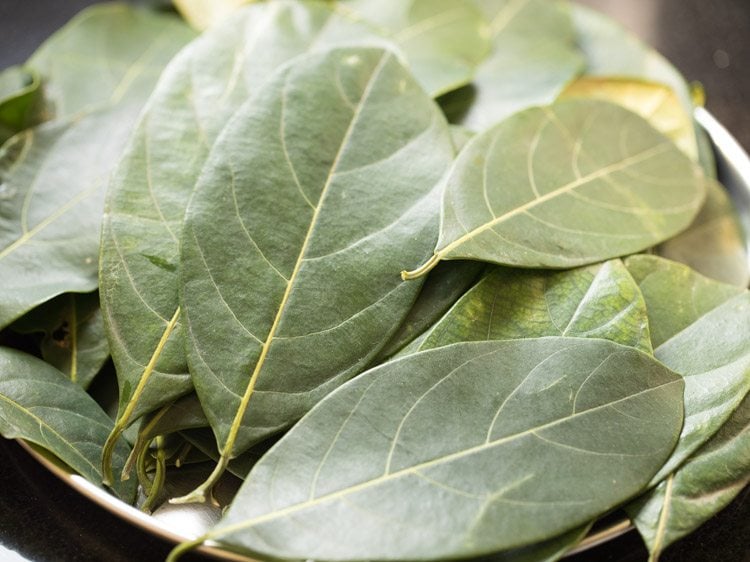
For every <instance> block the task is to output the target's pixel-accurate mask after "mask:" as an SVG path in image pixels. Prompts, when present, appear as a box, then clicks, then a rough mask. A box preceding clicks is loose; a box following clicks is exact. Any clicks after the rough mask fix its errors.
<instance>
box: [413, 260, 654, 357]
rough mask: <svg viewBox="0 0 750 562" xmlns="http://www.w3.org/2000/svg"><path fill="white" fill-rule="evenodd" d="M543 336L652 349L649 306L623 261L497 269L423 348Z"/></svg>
mask: <svg viewBox="0 0 750 562" xmlns="http://www.w3.org/2000/svg"><path fill="white" fill-rule="evenodd" d="M543 336H569V337H587V338H601V339H608V340H611V341H614V342H616V343H620V344H622V345H628V346H631V347H635V348H638V349H640V350H641V351H645V352H646V353H652V351H653V350H652V349H651V340H650V338H649V330H648V318H647V313H646V304H645V302H644V301H643V297H642V296H641V292H640V291H639V290H638V285H636V284H635V282H634V281H633V278H632V277H630V274H629V273H628V271H627V269H625V267H624V266H623V264H622V262H621V261H620V260H613V261H610V262H607V263H605V264H604V265H593V266H589V267H586V268H582V269H576V270H572V271H563V272H548V271H533V270H518V269H506V268H496V269H494V270H493V271H492V272H491V273H489V274H488V275H487V276H486V277H485V278H484V279H482V281H480V282H479V283H478V284H477V285H476V286H475V287H474V288H472V289H471V290H470V291H469V292H468V293H466V295H464V296H463V297H462V298H461V300H459V301H458V302H457V303H456V305H455V306H454V307H453V308H452V309H451V310H450V312H449V313H448V314H446V315H445V316H444V317H443V318H442V319H441V320H440V322H438V323H437V324H436V325H435V327H434V328H433V329H432V330H430V333H429V335H428V336H427V338H426V339H425V340H424V342H423V343H422V344H421V346H420V348H419V349H420V350H425V349H432V348H435V347H442V346H445V345H449V344H452V343H457V342H463V341H486V340H506V339H523V338H538V337H543Z"/></svg>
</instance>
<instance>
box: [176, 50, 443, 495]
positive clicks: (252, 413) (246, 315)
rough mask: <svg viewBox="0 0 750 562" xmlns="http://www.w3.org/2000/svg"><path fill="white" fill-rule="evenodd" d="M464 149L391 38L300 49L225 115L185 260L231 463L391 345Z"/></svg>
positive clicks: (199, 362) (190, 318)
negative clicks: (387, 43) (380, 44)
mask: <svg viewBox="0 0 750 562" xmlns="http://www.w3.org/2000/svg"><path fill="white" fill-rule="evenodd" d="M453 158H454V152H453V145H452V141H451V138H450V131H449V129H448V125H447V123H446V122H445V119H444V117H443V116H442V113H441V112H440V109H439V108H438V107H437V105H436V104H435V103H434V102H433V101H432V99H431V98H429V96H427V95H426V94H425V93H424V92H423V90H422V89H421V88H420V87H419V85H418V84H417V83H416V81H415V80H414V79H413V78H412V76H411V75H410V74H409V72H408V71H407V70H406V69H405V68H404V67H403V66H401V64H400V63H399V62H398V61H397V59H396V58H395V55H394V54H393V53H392V52H391V51H385V50H382V49H373V48H350V49H334V50H331V51H328V52H326V53H322V54H314V55H308V56H306V57H302V58H299V59H297V61H296V62H295V63H293V64H290V65H289V66H287V67H285V68H283V69H281V70H280V71H279V72H278V73H277V74H276V75H275V76H274V77H273V78H272V79H271V80H269V81H268V82H267V83H266V85H265V86H264V87H263V88H262V90H261V91H259V92H258V94H257V95H256V96H254V97H253V98H252V99H251V100H249V101H248V102H247V103H246V104H245V105H244V106H243V107H242V108H241V109H240V110H239V111H238V112H237V114H236V115H235V117H234V118H233V119H232V121H231V122H230V124H229V125H228V126H227V127H226V128H225V129H224V131H223V133H222V135H221V137H220V139H219V141H218V142H217V143H216V145H215V146H214V150H213V151H212V153H211V156H210V158H209V161H208V163H207V165H206V167H205V168H204V170H203V173H202V175H201V178H200V181H199V184H198V187H197V189H196V192H195V194H194V195H193V197H192V199H191V201H190V205H189V207H188V212H187V214H186V219H185V224H184V228H183V231H182V237H181V266H180V267H181V284H182V285H181V290H180V295H181V305H182V309H183V310H184V313H185V318H186V326H187V334H188V361H189V364H190V372H191V375H192V380H193V383H194V384H195V388H196V391H197V393H198V396H199V398H200V400H201V404H202V405H203V409H204V411H205V412H206V415H207V417H208V419H209V420H210V422H211V426H212V428H213V429H214V431H215V433H216V436H217V442H218V443H219V449H220V450H221V453H222V458H223V459H224V461H223V462H225V461H226V460H228V459H230V458H232V457H234V456H236V455H237V454H239V453H241V452H242V451H244V450H245V449H247V448H248V447H249V446H251V445H252V444H253V443H255V442H258V441H260V440H261V439H264V438H266V437H268V436H270V435H272V434H273V433H275V432H278V431H280V430H282V429H284V428H286V427H288V426H290V425H291V424H292V423H293V422H295V421H296V420H297V419H299V418H300V417H301V416H302V415H303V414H304V413H305V412H306V411H307V410H308V409H309V408H310V407H312V405H314V404H315V403H316V402H317V401H318V400H320V399H321V398H322V397H323V396H325V395H326V394H327V393H329V392H330V391H331V390H333V389H334V388H336V387H337V386H339V385H340V384H342V383H343V382H345V381H346V380H347V379H348V378H351V377H352V376H354V375H356V374H357V373H358V372H360V371H361V370H363V369H364V367H365V366H366V365H367V364H368V363H369V361H370V360H371V359H372V358H373V357H374V355H375V354H376V353H377V352H378V351H379V349H380V348H381V347H382V346H383V345H385V343H386V341H387V340H388V338H389V337H390V336H391V335H392V334H393V332H394V331H395V330H396V329H397V327H398V326H399V324H400V323H401V322H402V321H403V319H404V317H405V316H406V314H407V313H408V311H409V309H410V308H411V305H412V304H413V302H414V300H415V299H416V297H417V294H418V292H419V289H420V285H419V284H418V285H417V286H415V287H410V286H409V285H410V284H408V283H406V284H405V283H402V282H401V280H400V279H399V276H398V267H399V263H400V262H404V261H405V262H407V263H419V261H420V260H422V259H424V258H425V257H426V256H427V255H429V253H430V250H429V248H430V246H431V245H433V244H434V240H435V238H434V236H435V232H436V231H437V226H438V224H437V223H438V221H439V218H438V217H439V209H438V206H439V195H438V193H437V189H438V188H439V180H440V178H441V177H442V176H443V175H444V174H445V172H446V171H447V169H448V167H449V166H450V164H451V162H452V161H453ZM333 299H335V302H336V306H330V303H331V302H332V300H333ZM221 470H222V463H220V464H219V467H218V468H217V474H218V473H220V472H221ZM209 487H210V486H209ZM206 489H207V488H203V489H202V491H204V492H205V491H206ZM202 497H203V494H202V493H201V492H200V491H196V495H195V496H191V497H190V498H184V501H188V499H201V498H202Z"/></svg>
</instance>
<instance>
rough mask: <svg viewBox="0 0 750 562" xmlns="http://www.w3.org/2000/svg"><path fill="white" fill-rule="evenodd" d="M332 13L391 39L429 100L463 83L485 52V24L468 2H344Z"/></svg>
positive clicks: (486, 32)
mask: <svg viewBox="0 0 750 562" xmlns="http://www.w3.org/2000/svg"><path fill="white" fill-rule="evenodd" d="M336 10H337V11H339V12H340V13H343V14H346V15H348V16H349V17H352V18H353V19H355V20H362V21H366V22H368V23H370V24H372V25H373V26H374V29H375V30H377V32H378V34H380V35H382V36H383V37H386V38H388V39H389V40H391V41H393V42H394V43H395V44H396V45H397V46H398V47H399V49H400V50H401V51H402V52H403V54H404V57H405V58H406V60H407V61H408V64H409V66H410V68H411V70H412V72H413V73H414V76H415V77H416V79H417V81H418V82H419V83H420V84H421V85H422V87H423V88H424V89H425V91H427V92H428V93H429V94H430V95H432V96H434V97H437V96H439V95H441V94H444V93H446V92H450V91H452V90H455V89H457V88H460V87H461V86H464V85H466V84H468V83H469V82H470V81H471V79H472V78H473V76H474V71H475V69H476V67H477V66H478V65H479V63H481V62H482V61H483V60H484V58H485V56H486V55H487V54H488V53H489V50H490V38H489V30H488V27H487V22H486V21H485V19H484V18H483V17H482V14H481V13H480V11H479V10H478V9H477V7H476V6H475V5H474V3H473V1H472V0H386V1H384V0H347V1H346V2H338V3H336Z"/></svg>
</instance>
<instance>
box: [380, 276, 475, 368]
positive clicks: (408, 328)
mask: <svg viewBox="0 0 750 562" xmlns="http://www.w3.org/2000/svg"><path fill="white" fill-rule="evenodd" d="M483 269H484V264H481V263H479V262H472V261H456V262H445V263H441V264H440V265H438V266H437V267H436V268H435V269H434V270H433V271H431V272H430V275H428V276H427V279H426V280H425V283H424V285H423V286H422V291H421V292H420V293H419V297H417V300H416V302H415V303H414V306H412V308H411V310H410V311H409V314H408V315H407V316H406V318H405V319H404V322H403V323H402V324H401V327H399V329H398V330H397V331H396V333H395V334H394V335H393V336H392V337H391V339H390V341H389V342H388V343H387V344H386V346H385V347H384V348H383V349H381V350H380V352H379V353H378V355H377V357H376V358H375V359H374V360H373V363H372V364H373V365H377V364H380V363H382V362H383V361H384V360H385V359H388V358H390V357H392V356H394V355H395V354H396V353H398V352H399V351H401V350H402V349H403V348H405V347H406V346H407V345H409V344H410V343H411V342H413V341H414V340H416V339H417V338H418V337H420V336H421V335H423V334H424V333H425V332H426V331H427V330H428V329H429V328H431V327H432V326H433V325H434V324H435V323H436V322H437V321H438V320H440V318H441V317H442V316H443V315H444V314H445V313H446V312H447V311H448V309H449V308H451V306H453V305H454V304H455V303H456V301H457V300H458V299H459V298H460V297H462V296H463V295H464V293H466V291H467V290H468V289H469V288H470V287H471V286H472V285H473V284H474V283H476V281H477V278H478V277H479V274H480V273H481V272H482V270H483Z"/></svg>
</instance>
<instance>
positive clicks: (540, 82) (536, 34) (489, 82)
mask: <svg viewBox="0 0 750 562" xmlns="http://www.w3.org/2000/svg"><path fill="white" fill-rule="evenodd" d="M474 3H475V4H477V6H478V7H479V8H480V9H481V10H482V12H483V13H484V15H485V18H486V19H487V21H488V22H490V23H489V30H490V31H489V33H490V36H491V40H492V53H491V54H490V55H489V56H488V57H487V58H486V60H484V61H483V62H482V64H481V65H480V66H479V68H478V69H477V72H476V75H475V76H474V79H473V81H472V84H471V86H470V87H468V88H464V89H463V90H460V91H457V92H455V93H453V94H450V95H448V96H446V97H445V98H443V99H442V100H441V105H442V106H443V108H444V109H445V111H446V114H447V115H448V116H449V118H450V119H451V121H452V122H457V123H461V124H463V125H465V126H467V127H469V128H470V129H474V130H477V131H482V130H485V129H487V128H489V127H491V126H492V125H495V124H496V123H498V122H500V121H502V120H503V119H505V118H506V117H509V116H510V115H511V114H513V113H515V112H517V111H520V110H521V109H525V108H527V107H531V106H533V105H543V104H548V103H551V102H553V101H554V100H555V98H557V96H558V95H559V94H560V92H561V91H562V89H563V88H564V87H565V85H566V84H567V83H568V82H570V81H571V80H573V78H575V77H576V76H577V75H578V74H579V72H581V71H582V69H583V58H582V56H581V55H580V53H579V52H578V49H577V48H576V45H575V34H574V31H573V24H572V22H571V19H570V14H569V9H568V6H567V4H566V3H563V2H547V1H546V0H474Z"/></svg>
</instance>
